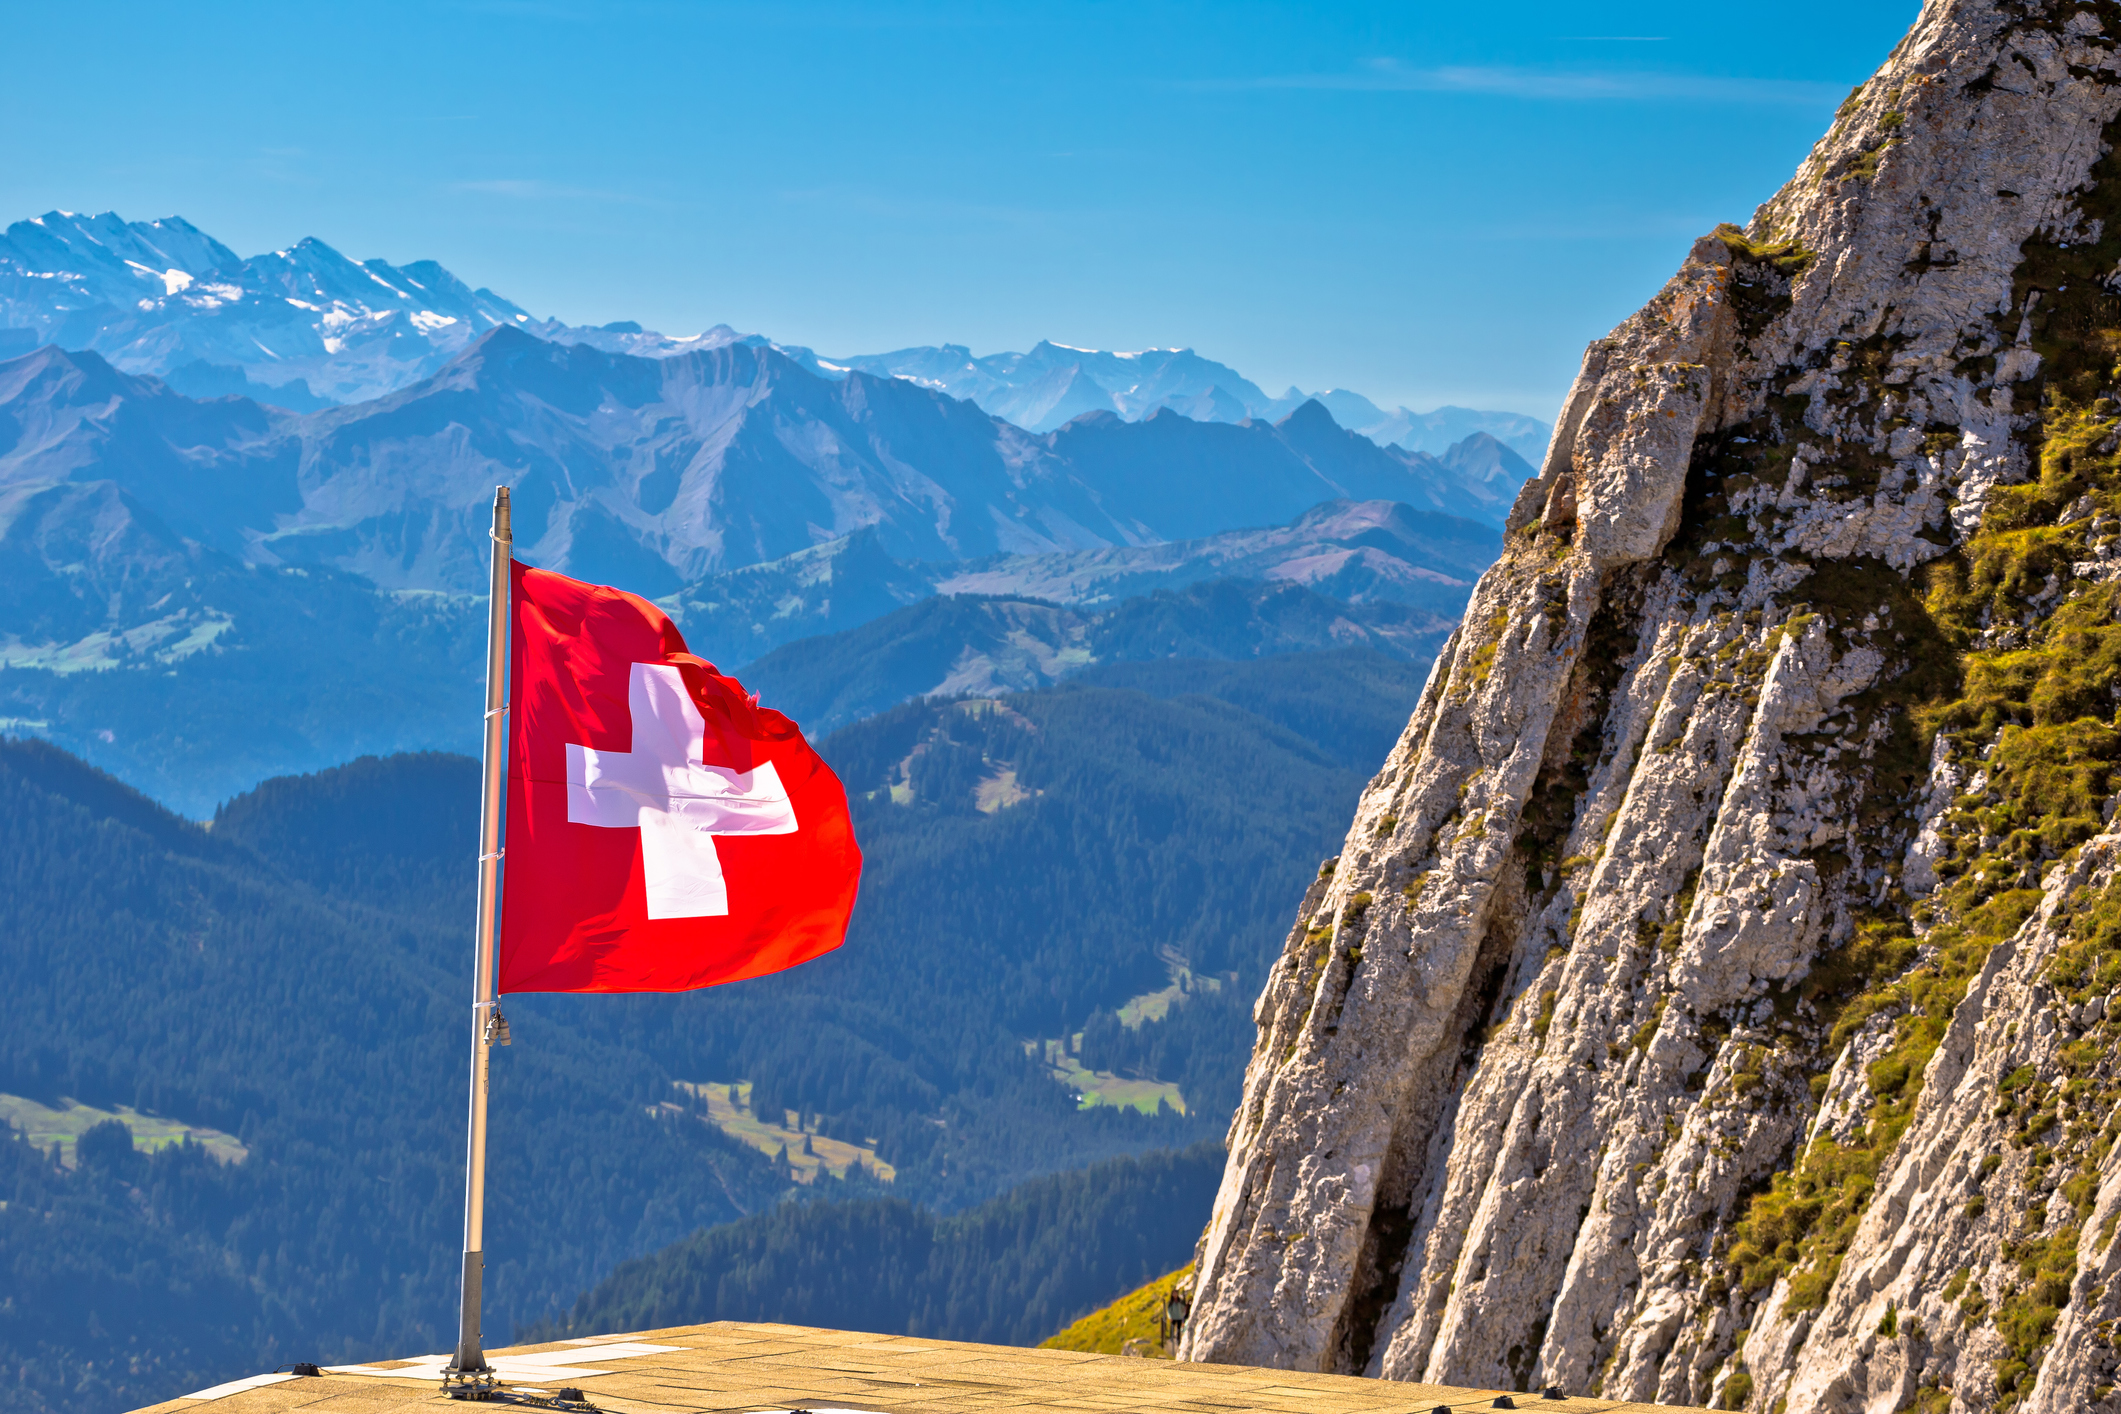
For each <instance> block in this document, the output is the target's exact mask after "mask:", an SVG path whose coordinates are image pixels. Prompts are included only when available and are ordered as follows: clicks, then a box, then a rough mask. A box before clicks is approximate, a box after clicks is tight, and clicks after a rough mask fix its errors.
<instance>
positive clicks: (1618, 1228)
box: [1182, 0, 2121, 1411]
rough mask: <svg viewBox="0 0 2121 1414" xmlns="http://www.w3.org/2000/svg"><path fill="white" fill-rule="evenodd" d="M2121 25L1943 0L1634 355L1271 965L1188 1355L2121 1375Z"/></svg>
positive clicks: (1467, 1379) (1528, 522)
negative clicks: (2111, 1005) (2111, 1281)
mask: <svg viewBox="0 0 2121 1414" xmlns="http://www.w3.org/2000/svg"><path fill="white" fill-rule="evenodd" d="M2117 38H2121V6H2117V5H2114V4H2105V3H2101V4H2092V3H2083V0H2071V3H2040V2H2039V0H2034V3H2025V4H2017V3H1990V2H1989V0H1942V2H1933V3H1931V4H1929V5H1928V6H1926V7H1925V9H1924V10H1923V12H1922V15H1921V17H1920V19H1919V20H1918V21H1917V23H1916V25H1915V28H1914V29H1913V31H1912V32H1911V33H1910V34H1909V35H1908V36H1907V38H1906V39H1905V40H1904V41H1903V42H1902V43H1901V44H1900V46H1899V47H1898V48H1897V49H1896V50H1895V51H1894V53H1893V55H1892V57H1891V59H1890V60H1889V61H1888V63H1887V64H1886V65H1885V67H1884V68H1883V69H1881V70H1880V71H1879V73H1878V74H1877V75H1876V76H1875V77H1874V78H1873V79H1871V80H1870V82H1868V83H1867V84H1865V85H1864V86H1863V87H1862V88H1861V89H1859V90H1858V91H1857V93H1855V94H1854V95H1852V96H1851V98H1850V100H1849V102H1848V103H1847V104H1845V105H1844V106H1843V108H1842V110H1841V112H1840V114H1839V116H1838V117H1837V119H1836V121H1835V123H1834V126H1833V128H1832V129H1831V130H1830V131H1829V133H1828V134H1827V136H1826V137H1825V138H1824V139H1822V140H1821V142H1820V143H1819V144H1818V146H1816V147H1815V148H1814V149H1813V151H1812V153H1811V155H1810V157H1809V158H1808V159H1807V160H1806V162H1805V164H1804V165H1803V167H1802V168H1801V169H1800V170H1799V172H1798V174H1797V176H1796V178H1795V179H1794V180H1793V181H1792V182H1791V183H1790V184H1789V185H1788V186H1787V187H1785V188H1784V189H1783V190H1782V191H1781V192H1780V193H1778V194H1777V195H1776V196H1775V197H1774V199H1773V200H1771V201H1769V202H1768V203H1767V204H1766V205H1764V206H1762V207H1761V208H1760V210H1759V211H1758V212H1756V213H1755V215H1754V217H1753V219H1752V221H1751V223H1750V224H1749V225H1748V226H1747V227H1746V228H1744V229H1743V230H1740V229H1738V228H1736V227H1727V228H1723V229H1721V230H1719V231H1718V232H1717V233H1715V234H1714V235H1712V236H1709V237H1707V238H1704V239H1703V240H1701V241H1700V242H1698V243H1697V244H1696V245H1695V247H1694V249H1693V251H1692V253H1691V254H1690V255H1689V257H1688V258H1687V260H1686V262H1685V263H1684V265H1683V266H1682V267H1681V269H1680V271H1679V272H1678V274H1677V275H1676V276H1675V277H1674V278H1673V280H1672V281H1671V283H1670V284H1668V285H1667V286H1666V287H1665V289H1664V290H1663V291H1662V292H1661V293H1660V294H1659V295H1658V296H1657V297H1656V298H1655V299H1653V300H1652V301H1651V302H1650V303H1649V304H1648V305H1647V306H1645V308H1644V309H1643V310H1642V311H1641V312H1640V313H1638V314H1637V315H1635V316H1634V317H1633V318H1631V319H1630V320H1628V321H1627V322H1626V323H1624V324H1623V325H1621V326H1620V327H1619V328H1618V329H1616V330H1615V331H1614V332H1613V333H1612V334H1611V335H1610V336H1608V337H1607V338H1605V339H1602V340H1600V341H1598V342H1597V343H1595V344H1593V345H1592V346H1591V349H1590V350H1589V352H1588V353H1587V355H1586V357H1585V360H1584V365H1583V370H1582V372H1581V374H1580V375H1579V377H1578V379H1577V381H1576V384H1575V387H1574V389H1573V390H1572V392H1571V394H1570V396H1569V399H1568V401H1567V404H1566V405H1565V407H1564V410H1563V415H1562V417H1561V419H1560V422H1559V425H1558V426H1557V429H1556V433H1555V438H1554V442H1553V445H1552V448H1551V450H1550V451H1549V454H1548V457H1547V459H1546V463H1545V465H1544V467H1543V469H1542V472H1541V475H1540V476H1539V478H1538V479H1537V480H1536V481H1534V482H1532V483H1530V484H1528V485H1527V487H1526V488H1525V491H1524V493H1523V494H1522V495H1521V496H1520V497H1519V499H1518V501H1517V504H1516V506H1515V508H1514V510H1513V512H1512V514H1511V517H1510V522H1509V535H1508V540H1507V544H1506V548H1505V550H1504V553H1503V556H1502V558H1501V560H1500V561H1499V562H1498V563H1497V564H1496V565H1495V567H1494V568H1493V569H1492V570H1491V571H1489V573H1488V574H1487V575H1486V577H1485V578H1483V580H1482V581H1481V583H1480V585H1479V587H1478V588H1477V589H1476V590H1475V592H1474V595H1473V599H1472V602H1471V604H1470V606H1469V608H1468V611H1467V614H1466V617H1465V619H1464V621H1463V624H1462V626H1461V628H1460V629H1459V632H1458V634H1457V636H1456V637H1455V638H1454V639H1453V641H1452V643H1451V644H1450V646H1449V647H1448V648H1447V649H1446V651H1445V652H1444V654H1443V655H1442V656H1441V657H1440V659H1439V661H1438V664H1437V667H1436V670H1435V672H1434V673H1433V675H1432V677H1431V680H1430V682H1429V684H1428V686H1427V688H1426V690H1425V691H1424V694H1423V696H1422V699H1421V702H1420V705H1419V707H1418V708H1417V710H1416V712H1415V714H1414V717H1413V720H1412V721H1411V722H1410V723H1409V725H1408V728H1407V731H1406V734H1405V735H1404V736H1403V737H1402V739H1401V740H1400V742H1399V745H1398V746H1397V748H1396V749H1395V750H1394V751H1393V753H1392V755H1391V757H1390V758H1389V759H1388V760H1387V761H1386V763H1385V766H1384V769H1383V770H1382V771H1380V772H1379V774H1378V775H1377V777H1376V778H1375V779H1374V780H1373V781H1372V782H1371V784H1370V786H1369V788H1368V790H1367V791H1366V793H1365V794H1364V797H1363V799H1362V802H1361V804H1360V806H1359V808H1358V811H1357V814H1356V818H1355V820H1354V823H1353V825H1352V827H1351V829H1350V831H1349V834H1348V838H1347V843H1346V845H1345V847H1344V849H1343V852H1342V854H1341V855H1340V856H1339V857H1338V859H1337V860H1335V861H1329V862H1328V864H1327V865H1326V866H1325V867H1324V868H1323V869H1322V871H1321V874H1320V877H1319V879H1318V881H1317V882H1316V884H1315V885H1314V886H1313V887H1312V889H1311V890H1310V892H1309V893H1308V894H1307V896H1306V897H1305V899H1304V901H1303V905H1302V908H1301V911H1300V916H1299V919H1298V921H1297V924H1296V926H1295V928H1294V930H1293V931H1292V933H1291V935H1290V939H1289V943H1288V946H1287V949H1286V951H1285V953H1284V955H1283V957H1282V959H1281V960H1280V962H1279V963H1278V964H1277V965H1276V967H1275V968H1274V970H1273V972H1272V974H1271V976H1270V978H1269V980H1268V982H1267V985H1266V988H1265V991H1264V993H1263V995H1262V996H1261V998H1260V1002H1259V1005H1258V1008H1257V1012H1256V1019H1257V1021H1258V1024H1259V1043H1258V1046H1257V1048H1256V1049H1255V1051H1254V1053H1253V1057H1252V1060H1251V1063H1250V1066H1249V1068H1248V1072H1247V1076H1246V1086H1245V1098H1244V1103H1243V1105H1242V1107H1241V1108H1240V1110H1239V1112H1238V1114H1237V1116H1236V1118H1235V1120H1234V1121H1233V1124H1232V1128H1231V1133H1230V1140H1229V1146H1230V1160H1229V1165H1228V1168H1227V1171H1226V1174H1225V1177H1224V1181H1223V1185H1222V1189H1221V1192H1220V1194H1219V1196H1218V1199H1217V1202H1216V1207H1215V1212H1214V1217H1213V1220H1212V1222H1211V1224H1210V1226H1209V1228H1208V1231H1207V1232H1206V1233H1205V1234H1204V1236H1203V1238H1202V1242H1201V1248H1200V1254H1199V1255H1200V1268H1199V1276H1198V1278H1197V1289H1196V1301H1197V1306H1196V1313H1195V1316H1194V1319H1193V1320H1192V1322H1191V1323H1190V1324H1189V1326H1188V1329H1187V1333H1186V1337H1185V1343H1184V1349H1183V1352H1182V1353H1183V1354H1184V1355H1185V1356H1187V1357H1188V1358H1193V1359H1201V1360H1217V1361H1232V1362H1242V1363H1251V1364H1278V1365H1286V1366H1293V1367H1300V1368H1309V1369H1327V1370H1342V1371H1349V1372H1368V1373H1372V1374H1382V1375H1385V1376H1388V1377H1394V1378H1402V1379H1422V1380H1429V1381H1435V1382H1440V1383H1453V1384H1464V1385H1492V1384H1500V1385H1503V1386H1515V1387H1517V1388H1531V1387H1535V1386H1539V1385H1544V1384H1547V1383H1558V1384H1561V1385H1564V1386H1568V1387H1570V1388H1573V1389H1577V1390H1586V1391H1596V1392H1598V1393H1601V1394H1603V1395H1605V1396H1607V1397H1615V1398H1635V1399H1659V1400H1665V1401H1670V1402H1677V1403H1710V1402H1715V1403H1717V1404H1719V1405H1720V1406H1722V1407H1732V1408H1739V1407H1743V1408H1753V1409H1760V1410H1787V1411H1798V1410H1806V1409H1814V1408H1816V1409H1832V1410H1844V1409H1845V1410H1857V1409H1862V1410H1880V1411H1884V1410H1898V1409H1905V1408H1919V1409H1924V1410H1942V1409H1945V1408H1965V1409H2006V1408H2020V1407H2023V1408H2042V1409H2045V1408H2054V1409H2062V1408H2072V1409H2074V1408H2083V1407H2091V1406H2090V1405H2089V1404H2088V1402H2090V1401H2107V1400H2110V1399H2111V1398H2112V1391H2111V1389H2110V1388H2109V1385H2110V1384H2111V1383H2112V1381H2113V1379H2114V1375H2113V1373H2112V1369H2113V1364H2112V1351H2111V1349H2110V1347H2109V1344H2108V1339H2109V1337H2110V1336H2111V1335H2112V1333H2113V1326H2112V1325H2111V1324H2109V1322H2110V1321H2111V1320H2112V1319H2113V1318H2114V1317H2115V1316H2116V1315H2117V1312H2115V1311H2109V1310H2108V1309H2107V1305H2108V1304H2111V1303H2108V1302H2107V1296H2106V1287H2105V1285H2104V1284H2103V1283H2105V1281H2106V1278H2105V1275H2104V1273H2105V1271H2106V1268H2107V1266H2108V1265H2110V1264H2112V1263H2113V1262H2115V1261H2116V1260H2121V1258H2117V1257H2116V1254H2115V1253H2114V1251H2113V1249H2112V1247H2111V1245H2110V1241H2109V1240H2110V1239H2111V1237H2112V1236H2113V1226H2114V1224H2113V1223H2112V1222H2111V1221H2109V1219H2108V1217H2107V1216H2106V1215H2107V1214H2108V1213H2109V1212H2110V1211H2115V1212H2121V1181H2116V1182H2114V1183H2109V1181H2108V1177H2107V1175H2108V1174H2109V1173H2110V1171H2111V1169H2112V1168H2113V1167H2115V1166H2117V1165H2115V1164H2112V1163H2110V1160H2109V1153H2108V1151H2109V1148H2110V1143H2111V1138H2112V1135H2111V1134H2110V1133H2109V1132H2107V1131H2106V1130H2105V1129H2104V1128H2103V1126H2105V1125H2106V1123H2107V1119H2106V1113H2105V1110H2104V1109H2102V1108H2101V1105H2102V1104H2103V1103H2104V1102H2103V1101H2102V1100H2101V1098H2100V1097H2103V1096H2106V1095H2108V1094H2109V1093H2110V1087H2111V1086H2112V1085H2113V1084H2114V1083H2117V1082H2114V1081H2113V1080H2112V1078H2111V1077H2110V1076H2109V1075H2108V1072H2109V1070H2111V1069H2112V1068H2113V1066H2114V1062H2113V1061H2112V1060H2111V1059H2110V1057H2109V1053H2110V1052H2111V1051H2112V1050H2113V1046H2112V1045H2111V1044H2110V1042H2109V1041H2107V1040H2105V1039H2102V1038H2105V1037H2106V1036H2107V1034H2108V1033H2107V1032H2106V1031H2105V1030H2104V1029H2103V1028H2106V1027H2109V1026H2111V1025H2112V1024H2113V1023H2109V1022H2107V1021H2106V1020H2105V1019H2104V1015H2105V1013H2104V1009H2103V1008H2104V1000H2103V999H2104V997H2105V996H2106V994H2107V992H2108V991H2109V990H2111V988H2112V987H2113V985H2114V984H2115V983H2116V982H2121V958H2116V959H2115V960H2114V961H2113V962H2112V964H2111V967H2109V962H2108V956H2109V954H2108V952H2107V951H2106V949H2107V948H2108V939H2107V934H2106V932H2104V931H2102V929H2104V928H2105V926H2106V925H2105V924H2104V923H2103V922H2101V921H2100V920H2101V919H2102V918H2103V916H2104V915H2103V914H2102V913H2101V912H2100V910H2101V909H2102V908H2104V907H2105V904H2104V903H2103V902H2101V901H2102V900H2104V899H2105V898H2106V890H2107V888H2108V885H2107V882H2106V881H2107V878H2108V875H2109V873H2110V871H2111V869H2112V867H2113V858H2114V855H2115V853H2116V851H2117V850H2121V841H2117V840H2115V839H2110V838H2108V837H2106V836H2104V835H2103V834H2102V833H2101V831H2102V830H2103V829H2104V828H2105V821H2106V820H2107V819H2109V818H2110V817H2111V815H2112V806H2111V803H2110V802H2111V798H2112V791H2113V789H2114V788H2115V787H2116V786H2121V781H2117V780H2114V779H2112V776H2113V773H2114V769H2115V763H2116V762H2121V732H2117V731H2116V729H2115V704H2116V701H2117V698H2121V614H2117V609H2116V603H2115V590H2114V587H2113V581H2114V580H2115V579H2116V578H2117V577H2121V576H2117V575H2116V574H2115V573H2114V572H2113V571H2112V570H2111V568H2110V567H2111V565H2112V564H2114V563H2116V562H2117V555H2116V552H2117V550H2121V535H2117V532H2121V450H2117V449H2121V436H2117V432H2116V429H2117V427H2121V402H2117V401H2115V399H2116V397H2117V396H2121V394H2117V391H2116V387H2115V384H2116V382H2117V381H2121V367H2117V366H2116V365H2117V360H2121V298H2117V297H2116V294H2115V290H2116V289H2121V226H2117V225H2116V222H2115V217H2116V216H2117V215H2121V161H2117V160H2116V159H2115V158H2114V156H2113V155H2112V151H2113V147H2114V141H2115V137H2116V135H2117V130H2116V126H2115V124H2116V116H2117V114H2121V86H2117V85H2121V62H2117V60H2116V58H2115V55H2114V52H2113V51H2114V44H2115V40H2116V39H2117ZM2117 1002H2121V998H2117ZM2117 1034H2121V1033H2117ZM2108 1108H2110V1106H2108ZM2115 1298H2116V1301H2117V1302H2121V1291H2117V1292H2116V1293H2115ZM2098 1407H2105V1406H2104V1405H2103V1404H2102V1405H2099V1406H2098Z"/></svg>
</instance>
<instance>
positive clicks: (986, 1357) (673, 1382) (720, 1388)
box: [137, 1322, 1677, 1414]
mask: <svg viewBox="0 0 2121 1414" xmlns="http://www.w3.org/2000/svg"><path fill="white" fill-rule="evenodd" d="M622 1341H627V1342H634V1343H637V1344H646V1345H666V1346H677V1347H680V1348H679V1349H677V1350H672V1351H665V1352H661V1353H656V1354H643V1355H631V1356H603V1355H599V1356H596V1357H595V1360H594V1363H593V1364H592V1365H590V1366H588V1367H586V1368H593V1369H599V1370H608V1371H609V1373H607V1374H602V1375H581V1374H578V1373H577V1372H574V1371H571V1370H569V1369H567V1368H566V1367H564V1366H558V1367H554V1368H553V1369H552V1370H551V1371H550V1372H549V1373H544V1372H541V1373H540V1375H539V1377H538V1379H537V1380H536V1381H535V1382H529V1383H528V1384H527V1385H526V1382H521V1381H519V1382H517V1387H518V1388H524V1387H529V1388H537V1389H560V1388H563V1387H566V1386H569V1385H575V1386H578V1387H579V1388H580V1389H581V1390H582V1391H583V1393H584V1394H586V1395H587V1396H588V1398H589V1400H590V1402H591V1403H592V1404H594V1405H596V1406H597V1407H598V1408H600V1409H605V1410H609V1411H611V1412H612V1414H737V1411H757V1412H758V1414H766V1411H776V1410H791V1409H802V1410H809V1409H824V1408H836V1409H855V1410H863V1411H871V1414H1117V1411H1129V1414H1432V1411H1434V1410H1435V1409H1437V1408H1438V1407H1439V1406H1441V1407H1444V1408H1448V1409H1450V1410H1451V1411H1452V1414H1470V1411H1472V1410H1475V1409H1482V1410H1485V1409H1490V1408H1493V1407H1494V1401H1495V1398H1496V1396H1497V1395H1498V1394H1500V1393H1501V1391H1498V1390H1473V1389H1447V1388H1444V1387H1441V1386H1437V1385H1416V1384H1403V1383H1398V1382H1394V1381H1389V1380H1365V1379H1358V1378H1356V1377H1353V1376H1348V1375H1323V1374H1317V1373H1314V1372H1306V1371H1296V1370H1257V1369H1250V1368H1247V1367H1243V1366H1235V1365H1181V1364H1175V1363H1172V1362H1169V1361H1162V1360H1138V1359H1129V1358H1123V1357H1121V1356H1117V1355H1092V1354H1087V1353H1084V1352H1082V1351H1075V1350H1024V1349H1018V1348H1016V1347H1013V1346H1004V1345H974V1344H969V1343H964V1342H956V1341H946V1340H920V1339H915V1338H912V1337H908V1336H881V1335H872V1334H868V1333H865V1332H861V1331H832V1330H813V1329H810V1328H808V1327H804V1326H787V1325H778V1324H765V1323H754V1324H740V1323H736V1322H715V1323H713V1324H710V1325H699V1326H675V1327H672V1328H670V1329H667V1330H656V1331H629V1332H626V1333H624V1334H614V1335H611V1336H603V1337H598V1338H596V1339H593V1340H569V1341H552V1342H549V1343H547V1344H544V1345H535V1346H523V1347H520V1348H512V1349H509V1350H507V1351H494V1352H492V1353H493V1354H495V1355H501V1354H507V1355H527V1354H532V1353H535V1352H540V1351H551V1350H567V1351H588V1350H593V1349H594V1348H595V1347H597V1346H599V1345H605V1344H617V1343H619V1342H622ZM408 1358H417V1357H408ZM380 1363H381V1364H382V1365H386V1366H387V1365H389V1364H391V1363H393V1362H390V1361H384V1362H380ZM430 1368H431V1367H430ZM1511 1398H1512V1401H1513V1402H1514V1404H1515V1407H1516V1408H1518V1409H1521V1410H1526V1411H1543V1414H1563V1412H1564V1411H1566V1414H1672V1411H1675V1410H1676V1409H1677V1406H1674V1405H1652V1404H1630V1403H1623V1402H1616V1401H1613V1400H1603V1399H1581V1398H1579V1399H1567V1400H1548V1399H1541V1398H1539V1397H1538V1396H1535V1395H1525V1394H1517V1395H1512V1396H1511ZM451 1405H452V1401H450V1400H448V1399H446V1398H445V1397H444V1396H443V1395H442V1392H441V1390H440V1389H439V1388H438V1387H437V1386H436V1384H435V1383H434V1382H432V1381H429V1380H408V1379H403V1378H396V1379H393V1378H391V1377H390V1376H389V1375H388V1374H386V1373H383V1372H382V1371H380V1370H379V1371H378V1372H377V1373H376V1374H364V1375H348V1374H330V1375H323V1376H318V1377H315V1378H308V1379H298V1380H288V1381H283V1382H281V1383H278V1384H271V1385H262V1386H259V1387H257V1388H254V1389H245V1390H239V1391H237V1392H235V1393H233V1394H229V1395H224V1396H222V1397H221V1398H218V1399H212V1400H199V1399H183V1398H179V1399H171V1400H166V1401H164V1402H163V1403H160V1404H155V1405H150V1406H148V1408H146V1409H144V1410H140V1411H137V1414H194V1411H196V1414H295V1412H296V1411H301V1412H302V1414H455V1412H454V1411H452V1409H451ZM207 1406H212V1407H211V1408H208V1407H207ZM517 1408H518V1409H519V1410H520V1409H524V1408H525V1406H521V1405H519V1406H517ZM455 1410H456V1411H461V1410H463V1406H462V1405H456V1406H455ZM466 1414H468V1411H466ZM496 1414H499V1412H498V1410H497V1411H496Z"/></svg>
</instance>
